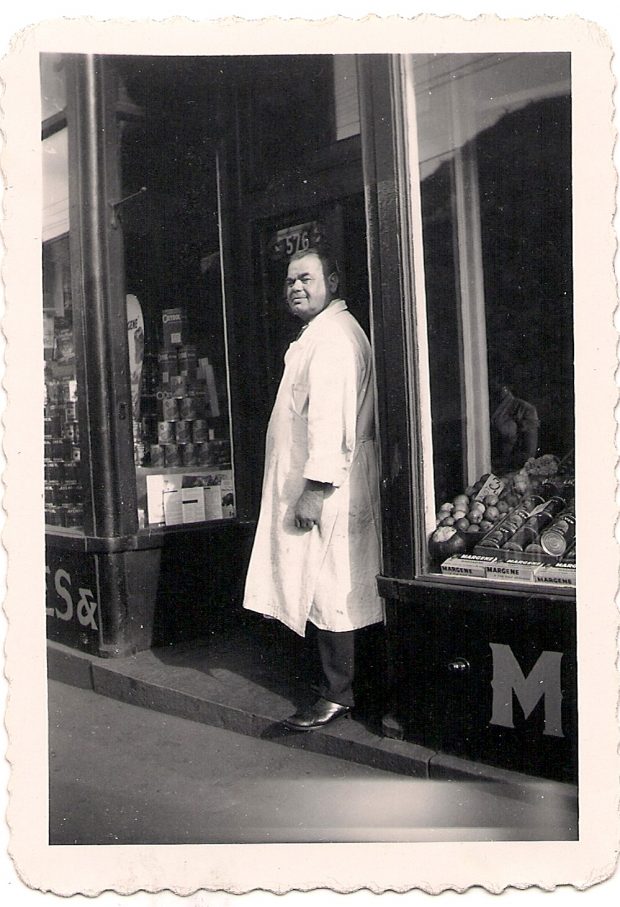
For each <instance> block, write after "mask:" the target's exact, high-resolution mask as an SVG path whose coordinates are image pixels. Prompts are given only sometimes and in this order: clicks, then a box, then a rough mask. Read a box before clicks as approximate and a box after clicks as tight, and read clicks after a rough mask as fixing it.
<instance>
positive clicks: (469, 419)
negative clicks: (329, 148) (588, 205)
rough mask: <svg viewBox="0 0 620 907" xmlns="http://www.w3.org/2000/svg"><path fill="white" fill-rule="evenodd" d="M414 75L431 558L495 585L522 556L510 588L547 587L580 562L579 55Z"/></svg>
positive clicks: (447, 58)
mask: <svg viewBox="0 0 620 907" xmlns="http://www.w3.org/2000/svg"><path fill="white" fill-rule="evenodd" d="M413 72H414V81H415V87H416V107H417V118H418V123H417V125H418V145H419V156H420V180H421V202H422V222H423V245H424V272H425V274H424V277H425V286H426V304H427V321H428V344H429V380H430V389H431V420H432V439H433V470H434V483H435V505H436V508H437V511H438V512H437V521H438V523H439V524H441V525H440V527H439V528H440V530H442V531H440V533H439V538H437V537H436V533H434V535H433V536H432V542H433V543H432V544H431V555H433V554H434V556H435V562H436V563H440V564H442V570H443V572H450V569H449V567H448V568H446V569H444V567H445V556H446V554H457V555H461V554H462V553H463V552H467V551H469V552H472V551H473V552H474V553H476V554H478V555H480V556H481V557H482V556H484V557H488V558H489V559H490V560H489V564H490V565H491V566H486V565H485V564H484V563H483V564H482V565H481V564H480V563H478V564H477V565H476V568H475V569H476V571H477V572H475V573H472V574H471V575H476V576H484V575H494V576H496V578H497V577H499V578H506V576H507V574H506V567H505V562H506V559H507V558H513V559H514V558H515V556H517V557H520V558H521V559H522V560H523V559H525V560H526V561H529V560H531V562H532V564H533V566H532V565H531V564H530V565H528V564H526V565H523V564H521V565H520V566H515V568H514V569H515V573H514V575H512V576H511V578H512V579H518V580H520V581H522V580H532V581H542V576H543V573H542V572H541V571H543V567H544V569H545V570H547V571H548V570H549V569H551V568H553V569H554V570H555V569H557V561H558V558H564V559H568V560H569V561H572V563H573V564H574V551H573V550H572V548H573V542H574V466H573V458H572V451H573V446H574V395H573V339H572V329H573V325H572V259H571V248H572V239H571V232H572V224H571V139H570V130H571V106H570V57H569V55H568V54H509V55H497V54H493V55H490V54H484V55H469V54H463V55H424V56H420V57H416V58H414V63H413ZM556 523H559V532H560V534H561V533H562V532H564V533H565V537H564V542H563V544H562V545H560V544H556V542H557V539H556V535H557V531H556V530H558V525H555V524H556ZM524 527H525V528H524ZM429 528H431V529H433V528H434V527H429ZM552 529H554V531H555V535H553V533H552V536H553V538H552V537H551V536H550V535H549V533H550V532H551V530H552ZM550 539H551V541H550ZM554 539H555V541H553V540H554ZM437 542H440V543H444V542H445V543H446V544H442V545H441V546H440V547H437ZM560 549H562V550H560ZM498 563H499V565H500V566H499V567H498V566H497V564H498ZM457 568H458V569H455V572H457V573H461V574H463V573H466V571H465V570H463V569H462V568H463V565H462V564H461V565H460V566H459V565H457ZM472 569H474V568H472ZM566 570H567V571H568V574H567V575H571V576H572V577H573V582H574V573H572V574H571V567H570V566H567V567H566ZM494 571H495V573H494ZM545 575H547V574H545ZM545 581H547V580H545ZM548 581H549V582H552V581H554V575H553V576H552V577H551V579H549V580H548ZM565 582H566V584H569V585H570V584H571V583H569V582H568V581H567V580H566V579H565V578H562V577H560V578H559V579H558V584H560V585H561V584H563V583H565Z"/></svg>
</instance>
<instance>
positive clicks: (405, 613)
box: [30, 32, 613, 893]
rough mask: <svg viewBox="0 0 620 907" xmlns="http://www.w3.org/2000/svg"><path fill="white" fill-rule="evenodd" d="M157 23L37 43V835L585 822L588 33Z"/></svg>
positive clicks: (571, 826)
mask: <svg viewBox="0 0 620 907" xmlns="http://www.w3.org/2000/svg"><path fill="white" fill-rule="evenodd" d="M550 34H552V32H550ZM144 43H145V42H144V41H143V42H141V44H140V46H139V50H138V49H135V50H134V49H132V48H131V47H127V46H126V45H122V46H121V45H119V46H118V47H113V48H102V49H99V48H94V49H93V48H92V47H91V46H89V42H88V41H86V42H84V43H83V44H82V46H79V44H77V43H76V42H75V41H69V42H67V46H65V47H63V46H59V45H62V42H58V41H51V42H47V44H46V43H45V42H42V44H43V46H39V47H37V53H36V57H34V56H31V60H32V59H36V72H35V73H34V75H33V74H32V73H31V74H30V77H31V78H33V80H34V78H36V80H37V86H38V88H39V91H40V94H39V103H40V122H37V123H36V128H37V129H38V130H39V131H40V148H39V149H38V152H39V154H40V158H39V160H40V167H41V175H40V190H41V191H40V196H39V217H40V233H39V234H38V237H37V240H38V243H39V245H38V249H39V256H40V258H39V261H40V271H39V273H38V278H37V279H38V280H39V287H40V290H39V293H40V296H39V299H38V300H37V301H36V302H35V304H34V305H33V306H32V309H31V311H32V312H37V313H38V314H37V315H36V317H37V318H38V319H40V324H41V327H40V328H38V327H37V329H36V331H35V332H34V333H33V335H32V336H33V337H34V338H36V341H37V342H36V344H34V345H35V346H37V349H36V350H34V349H31V350H30V354H31V360H30V361H31V367H32V369H33V375H34V374H35V373H36V381H39V378H40V388H39V389H38V390H37V394H36V395H35V399H36V400H37V401H38V402H39V403H40V411H39V414H38V415H37V420H36V425H37V428H36V431H37V433H38V435H39V436H40V438H41V445H40V460H39V464H40V471H41V475H42V481H41V490H42V501H41V524H42V533H41V546H43V537H44V552H45V563H44V571H45V585H44V595H43V597H42V598H44V601H43V600H41V601H40V607H41V609H44V621H43V619H42V618H41V624H40V625H41V627H42V637H44V638H42V639H41V650H42V651H43V650H44V657H43V672H44V675H45V680H44V684H45V709H46V726H45V734H46V744H47V745H46V752H45V756H44V760H45V762H46V765H45V766H44V768H45V771H46V784H45V790H46V807H45V810H44V817H45V828H44V835H45V840H42V841H41V845H42V846H43V847H44V849H45V852H46V853H47V855H48V858H49V859H50V860H52V861H53V860H54V853H55V852H57V853H58V854H59V855H63V854H66V853H70V852H71V849H72V848H73V849H75V848H77V847H79V848H80V849H82V848H87V847H89V846H93V845H94V846H95V848H94V850H95V851H99V852H100V853H101V852H104V851H105V852H106V854H107V857H106V859H109V860H111V861H114V860H115V855H114V852H115V851H116V852H117V853H118V852H122V851H123V850H125V851H127V845H131V847H132V848H149V847H152V846H153V845H157V846H162V847H163V846H166V845H171V846H172V847H173V848H176V849H177V851H176V852H177V853H178V852H179V849H178V845H196V846H199V845H243V846H249V845H273V846H274V848H275V846H276V845H330V844H331V845H333V844H342V845H346V844H351V845H364V844H366V845H369V844H377V843H385V844H399V845H411V844H454V843H456V842H466V843H472V844H477V843H485V844H494V843H499V842H504V843H507V842H513V843H518V844H520V845H523V846H527V845H529V844H536V845H538V846H546V845H552V844H555V843H564V844H565V845H567V846H568V845H573V846H574V847H578V846H579V844H580V842H581V843H582V844H583V843H584V842H585V841H586V840H587V839H588V834H589V831H588V829H589V827H590V824H589V823H590V819H588V820H587V821H586V823H585V825H584V824H583V804H584V800H583V787H582V785H583V784H584V776H583V761H582V753H583V752H584V747H587V740H589V739H591V736H590V734H589V732H588V731H586V732H585V740H584V730H583V724H582V719H583V720H584V721H585V722H586V725H585V726H586V728H591V727H592V717H591V715H590V713H584V709H583V706H582V702H583V698H582V697H583V687H582V684H581V675H580V674H579V671H580V670H582V661H581V659H582V654H581V653H582V648H581V644H582V640H583V641H584V649H583V651H584V652H585V653H586V654H585V655H584V656H583V657H584V658H586V659H587V658H589V657H590V656H589V655H588V650H587V645H586V640H587V638H588V635H589V633H590V631H591V629H592V626H593V625H592V626H590V625H586V624H585V623H584V621H583V610H580V608H582V607H583V605H584V604H585V600H584V599H583V598H582V597H581V595H582V594H581V590H582V589H583V585H580V579H581V577H582V576H584V575H585V576H590V575H591V573H589V572H587V571H588V570H589V569H591V568H586V567H584V570H585V571H586V572H585V573H584V574H582V573H581V569H582V566H581V565H582V562H581V557H582V549H583V550H584V551H585V552H586V553H585V554H584V555H583V556H584V559H585V560H587V562H588V563H589V564H590V563H591V550H592V547H591V542H590V536H589V533H591V532H592V531H593V530H594V531H596V523H595V522H593V521H592V519H593V518H592V512H591V511H589V510H588V512H587V513H586V515H585V517H584V507H583V494H584V492H583V491H582V490H581V485H580V482H581V481H582V475H583V474H584V473H585V472H586V471H587V472H588V475H587V476H585V478H584V481H585V482H586V484H585V485H584V489H589V488H590V487H591V479H592V475H591V470H586V469H585V466H584V463H585V458H584V452H585V450H584V448H583V446H582V447H581V448H580V441H579V439H580V434H579V432H580V428H581V426H584V425H585V421H582V422H580V421H579V418H576V414H578V413H579V409H578V408H577V406H576V396H578V394H579V387H580V379H579V375H580V374H581V375H583V362H584V358H583V355H582V353H580V352H579V350H580V349H583V346H582V347H579V343H580V342H581V343H582V344H583V340H581V341H579V339H578V336H579V337H583V334H584V332H583V324H584V309H583V305H584V302H583V299H582V297H581V296H580V293H579V286H580V285H581V284H580V283H579V282H578V280H577V277H576V275H577V274H578V267H577V264H576V261H577V256H578V255H581V254H582V251H583V248H582V245H581V243H582V240H581V239H580V236H582V235H583V226H580V223H579V215H578V212H579V211H580V207H579V205H577V203H576V194H575V193H576V191H578V192H581V193H583V189H580V188H579V181H578V180H577V179H576V154H577V155H578V154H579V151H578V150H577V151H576V149H577V148H578V142H579V141H582V140H583V138H584V134H585V133H584V130H583V122H584V121H583V117H582V118H581V119H580V120H579V119H578V118H579V117H580V116H581V114H579V113H576V111H579V110H580V108H579V106H578V105H577V104H576V96H575V92H576V84H575V83H576V79H575V52H574V48H573V47H572V46H571V44H570V42H569V41H565V42H562V40H555V41H553V40H552V41H549V42H547V44H546V45H544V46H543V47H541V48H540V49H539V48H537V47H536V46H535V45H534V44H533V43H532V42H528V41H523V42H520V43H519V42H516V44H515V42H514V41H513V42H512V44H510V42H506V41H504V40H501V38H500V40H498V42H497V43H496V44H495V45H493V44H492V43H491V42H489V41H488V40H487V41H485V42H482V44H481V46H480V49H477V48H473V49H472V45H471V42H469V45H468V44H467V42H466V43H465V44H464V46H463V47H462V48H459V47H458V46H457V45H455V44H454V43H452V44H449V42H448V44H449V49H446V46H447V43H446V42H444V43H443V44H442V43H441V42H436V43H435V45H434V46H433V44H432V42H429V41H426V42H420V43H419V45H418V47H419V49H416V46H415V42H414V43H413V44H412V47H411V51H410V52H409V51H407V50H403V49H399V50H398V51H393V50H392V49H391V48H390V46H389V45H386V46H385V48H383V47H381V46H380V47H379V48H378V50H377V51H375V52H364V51H363V50H360V49H359V48H358V47H357V46H356V45H355V42H353V46H352V47H351V48H349V47H347V46H346V45H344V44H343V45H342V48H341V51H336V50H334V49H333V48H330V49H329V52H328V51H327V50H326V51H322V52H320V53H314V52H312V53H306V52H304V53H299V52H295V47H294V45H293V44H291V45H285V46H283V47H282V48H281V49H280V50H279V51H278V52H270V51H269V50H268V49H266V50H265V51H264V52H263V51H261V52H256V51H253V52H247V51H246V50H245V48H244V47H243V46H241V47H238V48H236V49H235V51H234V52H233V53H230V52H224V49H223V48H222V49H220V50H219V51H218V49H217V47H216V48H213V47H212V48H210V50H209V52H208V53H199V52H195V48H194V47H193V45H190V46H189V47H188V51H187V52H179V49H178V47H177V48H174V47H173V48H171V49H169V50H166V52H162V50H161V48H153V50H152V52H149V48H148V47H145V46H144ZM543 44H544V42H543ZM508 45H510V46H508ZM285 51H286V52H285ZM579 65H580V66H581V67H583V62H581V63H580V64H579ZM578 87H579V79H577V91H578ZM605 88H606V89H609V90H610V86H605ZM594 119H595V120H596V118H594ZM576 122H578V123H579V127H578V128H577V126H576ZM610 147H611V146H610ZM37 179H38V177H37ZM576 187H577V189H576ZM604 266H605V267H608V266H610V262H606V261H605V262H604ZM602 304H604V305H605V306H607V308H608V310H609V312H610V313H611V312H612V311H613V305H610V303H609V299H608V300H605V301H604V302H602ZM37 306H38V309H37ZM33 317H34V315H33ZM586 318H587V315H586ZM579 324H581V325H582V329H581V331H580V332H579V334H578V330H577V326H578V325H579ZM39 341H40V343H39ZM590 352H593V353H594V355H596V352H595V350H590ZM580 368H581V371H580V370H579V369H580ZM595 371H596V370H595ZM595 378H596V375H595ZM611 378H612V375H611V374H610V375H609V376H605V378H604V381H607V380H608V379H609V380H611ZM595 395H596V390H595V392H594V396H595ZM582 399H583V398H582ZM609 415H610V416H611V413H610V414H609ZM580 450H581V454H580ZM588 462H589V466H590V467H593V466H594V465H595V464H594V463H593V462H592V461H590V460H589V461H588ZM591 500H592V499H589V502H588V506H589V503H590V501H591ZM579 502H582V503H579ZM584 518H585V519H586V521H587V527H588V529H587V533H588V537H587V538H586V540H585V541H583V540H584V538H585V536H584V533H583V531H582V532H581V533H580V532H579V527H580V526H583V524H582V519H584ZM604 531H605V532H606V533H607V532H608V527H605V530H604ZM602 532H603V530H602V529H601V534H602ZM578 538H579V552H578V545H577V541H578ZM602 544H603V543H602ZM585 560H584V563H585ZM578 590H579V595H578V594H577V593H578ZM588 601H589V599H588ZM609 604H610V605H611V602H610V603H609ZM37 607H39V605H37ZM606 607H607V605H606ZM580 615H581V617H580ZM586 687H587V684H586ZM586 762H587V757H586ZM588 778H589V782H588V784H591V783H592V781H593V777H592V776H591V775H590V774H588ZM104 845H106V846H107V847H104ZM123 846H125V847H123ZM108 850H109V853H108ZM89 852H90V851H89ZM168 852H169V851H168V850H166V853H168ZM210 852H211V851H209V853H210ZM235 852H236V851H235ZM241 852H242V851H241ZM274 852H275V851H274ZM539 853H541V854H542V851H539ZM123 859H124V858H123ZM446 881H449V880H448V879H446ZM481 881H482V880H481ZM93 884H96V883H95V882H93ZM206 887H208V885H207V886H206ZM330 887H332V886H330ZM335 888H336V890H338V884H337V883H336V885H335ZM56 890H57V889H56ZM79 890H82V891H86V893H88V892H87V890H86V889H85V888H81V889H79ZM130 890H135V889H130ZM272 890H273V889H272ZM66 893H71V892H66Z"/></svg>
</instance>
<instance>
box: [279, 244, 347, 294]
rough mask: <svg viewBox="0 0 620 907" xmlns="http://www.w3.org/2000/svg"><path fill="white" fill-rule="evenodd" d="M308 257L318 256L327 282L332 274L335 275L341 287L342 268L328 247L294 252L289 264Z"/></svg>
mask: <svg viewBox="0 0 620 907" xmlns="http://www.w3.org/2000/svg"><path fill="white" fill-rule="evenodd" d="M306 255H316V257H317V258H318V259H319V261H320V262H321V267H322V268H323V277H324V278H325V281H326V282H327V278H328V277H329V276H330V275H331V274H335V275H336V277H337V278H338V286H340V268H339V267H338V262H337V260H336V256H335V255H334V254H333V253H332V252H331V250H330V249H328V248H327V246H308V248H307V249H299V251H298V252H293V254H292V255H291V257H290V258H289V260H288V263H289V264H290V263H291V262H292V261H297V260H298V259H299V258H305V256H306Z"/></svg>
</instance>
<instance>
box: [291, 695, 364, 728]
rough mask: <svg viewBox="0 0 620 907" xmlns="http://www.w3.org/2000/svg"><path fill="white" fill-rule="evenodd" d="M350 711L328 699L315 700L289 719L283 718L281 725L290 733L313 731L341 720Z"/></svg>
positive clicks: (346, 706)
mask: <svg viewBox="0 0 620 907" xmlns="http://www.w3.org/2000/svg"><path fill="white" fill-rule="evenodd" d="M350 711H351V707H350V706H348V705H340V703H339V702H330V701H329V700H328V699H323V698H321V699H317V701H316V702H315V703H314V704H313V705H310V706H306V707H305V708H302V709H299V711H298V712H295V714H294V715H291V717H290V718H285V719H284V721H283V724H284V726H285V727H287V728H289V730H291V731H313V730H315V729H316V728H319V727H325V725H326V724H329V723H330V721H335V720H336V719H337V718H342V716H343V715H346V714H347V713H348V712H350Z"/></svg>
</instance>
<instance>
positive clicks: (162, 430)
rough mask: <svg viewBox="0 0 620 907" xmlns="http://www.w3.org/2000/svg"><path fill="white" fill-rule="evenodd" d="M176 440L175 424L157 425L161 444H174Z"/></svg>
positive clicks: (163, 423)
mask: <svg viewBox="0 0 620 907" xmlns="http://www.w3.org/2000/svg"><path fill="white" fill-rule="evenodd" d="M174 440H175V434H174V422H158V423H157V441H158V443H159V444H172V443H174Z"/></svg>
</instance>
